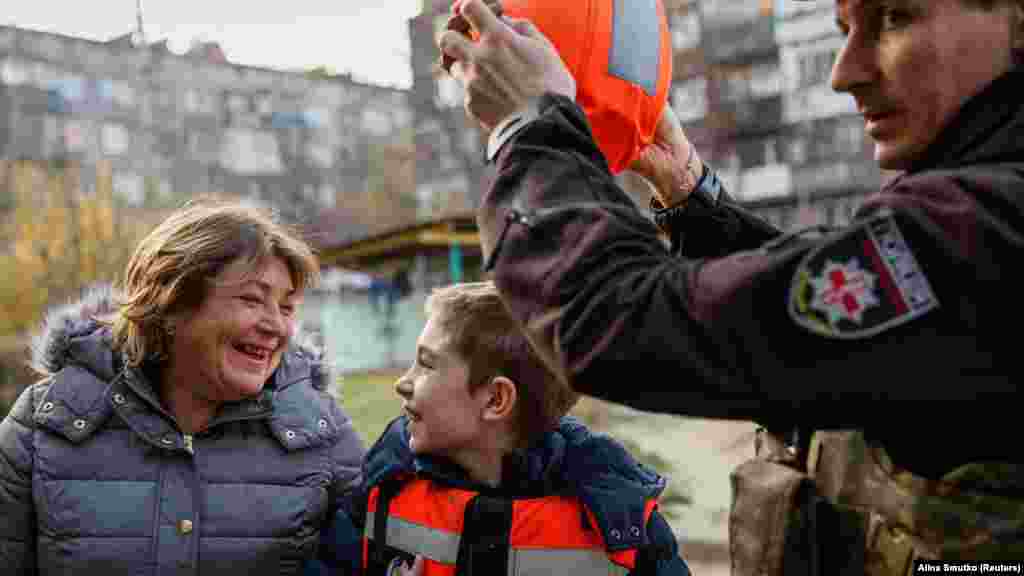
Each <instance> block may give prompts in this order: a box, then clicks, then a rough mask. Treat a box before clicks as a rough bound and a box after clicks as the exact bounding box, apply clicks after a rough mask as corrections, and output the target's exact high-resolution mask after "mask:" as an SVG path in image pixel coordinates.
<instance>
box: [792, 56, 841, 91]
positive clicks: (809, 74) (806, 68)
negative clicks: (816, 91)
mask: <svg viewBox="0 0 1024 576" xmlns="http://www.w3.org/2000/svg"><path fill="white" fill-rule="evenodd" d="M837 55H838V51H836V50H823V51H820V52H809V53H807V54H802V55H801V56H800V57H799V59H798V60H797V67H798V71H797V74H798V79H799V86H800V87H801V88H806V87H808V86H816V85H818V84H825V83H827V82H828V81H829V78H830V77H831V75H832V64H833V63H834V62H835V60H836V56H837Z"/></svg>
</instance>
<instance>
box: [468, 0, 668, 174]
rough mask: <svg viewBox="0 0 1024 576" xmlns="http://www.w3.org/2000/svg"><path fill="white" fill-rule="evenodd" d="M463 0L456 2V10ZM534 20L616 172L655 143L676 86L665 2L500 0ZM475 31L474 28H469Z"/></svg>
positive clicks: (509, 9) (515, 13)
mask: <svg viewBox="0 0 1024 576" xmlns="http://www.w3.org/2000/svg"><path fill="white" fill-rule="evenodd" d="M462 1H463V0H456V1H455V2H454V3H453V4H452V11H453V12H457V11H458V9H459V6H460V5H461V3H462ZM500 4H501V9H502V12H503V13H504V14H505V15H507V16H511V17H514V18H525V19H528V20H530V21H531V22H533V24H534V25H535V26H536V27H537V29H538V30H540V31H541V32H542V33H543V34H544V35H545V36H546V37H547V38H548V39H549V40H551V43H552V44H554V45H555V49H556V50H557V51H558V54H559V56H561V57H562V61H563V62H565V65H566V67H567V68H568V69H569V72H570V73H571V74H572V76H573V78H575V79H576V102H577V103H578V104H579V105H580V107H581V108H582V109H583V111H584V113H585V114H586V115H587V119H588V121H589V123H590V129H591V132H593V134H594V141H595V142H596V143H597V145H598V147H599V148H601V152H602V153H604V156H605V158H606V159H607V160H608V165H609V167H610V168H611V170H612V172H613V173H616V174H617V173H619V172H621V171H623V170H625V169H626V168H627V167H628V166H629V164H630V163H631V162H632V161H633V160H635V159H636V158H637V157H638V156H639V155H640V152H641V150H643V148H644V147H646V146H647V145H648V144H650V143H651V142H653V141H654V133H655V130H656V128H657V126H658V120H659V119H660V118H661V112H662V110H663V109H664V107H665V106H666V105H667V103H668V96H669V89H670V87H671V84H672V36H671V33H670V31H669V26H668V16H667V13H666V11H665V5H664V4H665V3H664V0H634V1H632V2H621V1H617V0H558V1H556V2H554V1H551V0H500ZM472 36H474V37H475V34H472Z"/></svg>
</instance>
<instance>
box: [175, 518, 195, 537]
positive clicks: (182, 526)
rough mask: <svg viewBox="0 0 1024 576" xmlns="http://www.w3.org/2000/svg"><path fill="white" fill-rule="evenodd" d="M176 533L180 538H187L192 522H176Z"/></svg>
mask: <svg viewBox="0 0 1024 576" xmlns="http://www.w3.org/2000/svg"><path fill="white" fill-rule="evenodd" d="M178 533H179V534H181V535H182V536H187V535H189V534H191V533H192V521H191V520H182V521H181V522H178Z"/></svg>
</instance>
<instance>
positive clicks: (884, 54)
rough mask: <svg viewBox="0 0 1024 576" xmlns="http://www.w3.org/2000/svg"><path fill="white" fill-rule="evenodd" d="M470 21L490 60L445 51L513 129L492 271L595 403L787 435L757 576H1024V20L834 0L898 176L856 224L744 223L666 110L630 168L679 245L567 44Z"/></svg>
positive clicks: (494, 207) (498, 168)
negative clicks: (614, 144)
mask: <svg viewBox="0 0 1024 576" xmlns="http://www.w3.org/2000/svg"><path fill="white" fill-rule="evenodd" d="M460 10H461V16H462V17H464V18H465V19H466V20H467V21H468V22H469V24H470V25H471V26H472V28H473V29H475V31H476V32H477V33H479V39H478V40H477V41H472V40H469V39H468V38H466V37H464V36H463V35H461V34H459V33H457V32H446V33H444V34H443V35H442V36H441V37H440V39H439V45H440V47H441V49H442V51H443V52H444V53H445V54H446V55H447V56H448V57H450V58H451V59H453V60H454V61H455V64H454V67H453V75H454V76H455V77H456V78H458V79H459V80H460V82H462V84H463V85H464V87H465V89H466V102H465V105H466V109H467V112H468V113H469V114H470V116H471V117H473V118H474V119H475V120H476V121H477V122H478V123H479V124H480V126H481V127H482V128H483V129H484V130H485V131H487V132H489V133H490V136H489V142H488V151H487V155H488V160H489V161H490V162H492V163H493V164H494V176H493V179H492V181H491V183H490V184H489V186H488V189H487V190H486V192H485V195H484V198H483V201H482V205H481V208H480V211H479V214H478V223H479V226H480V232H481V241H482V244H483V248H484V253H485V255H486V262H487V263H486V266H487V267H488V269H490V270H491V271H492V272H493V275H494V279H495V281H496V283H497V285H498V287H499V290H500V291H501V293H502V295H503V297H504V299H505V301H506V303H507V305H508V306H509V307H510V309H511V310H512V312H513V314H514V315H515V316H516V317H517V318H518V319H519V320H520V321H521V323H522V325H523V327H524V329H525V330H526V332H527V334H528V335H529V337H530V338H531V341H532V343H533V344H534V345H535V346H536V347H537V349H538V351H539V352H540V353H541V354H542V355H543V356H544V358H545V359H546V361H547V362H549V363H550V364H551V365H552V367H553V368H554V369H555V370H557V371H558V373H559V374H560V375H561V377H562V378H563V380H564V381H565V382H566V383H568V384H569V385H571V386H573V387H574V388H575V389H576V390H577V391H579V392H582V393H585V394H589V395H592V396H596V397H599V398H603V399H606V400H610V401H614V402H620V403H623V404H627V405H630V406H633V407H635V408H639V409H643V410H652V411H659V412H672V413H676V414H683V415H689V416H699V417H711V418H735V419H749V420H754V421H757V422H759V423H760V424H762V425H763V426H764V427H765V428H766V429H767V430H768V433H767V434H764V435H762V436H761V442H759V443H758V444H759V449H758V458H756V459H755V460H753V461H751V462H749V463H747V464H745V465H743V466H741V467H740V468H739V469H737V471H736V472H735V473H734V474H733V477H732V482H733V489H734V503H733V512H732V514H731V525H730V541H731V547H732V552H733V569H734V573H736V574H746V573H754V572H757V573H787V574H793V573H822V574H840V573H851V574H856V573H870V574H904V573H910V572H911V571H912V570H913V567H914V565H915V563H916V562H918V561H920V560H922V559H943V560H957V559H960V560H971V559H973V560H982V561H999V560H1003V561H1015V562H1022V561H1024V450H1022V449H1021V447H1020V440H1019V438H1020V434H1019V432H1018V430H1017V428H1016V422H1015V419H1016V418H1018V415H1019V414H1020V407H1021V405H1022V404H1021V399H1022V398H1021V395H1020V393H1019V392H1018V384H1017V378H1018V376H1017V375H1018V374H1019V372H1020V369H1019V364H1018V362H1019V359H1020V358H1021V356H1022V354H1021V351H1020V345H1019V344H1018V340H1017V338H1016V337H1014V336H1013V334H1015V333H1016V332H1017V330H1018V329H1019V328H1020V326H1021V323H1022V321H1024V305H1022V303H1024V299H1022V298H1021V293H1022V289H1024V283H1022V279H1021V275H1020V274H1018V273H1017V269H1018V267H1019V265H1020V262H1021V261H1022V258H1024V98H1022V96H1021V89H1020V88H1019V86H1024V67H1022V66H1021V60H1022V54H1024V2H1021V0H836V16H837V18H836V22H837V25H838V26H839V28H840V30H841V32H842V33H843V35H844V37H845V43H844V45H843V48H842V50H841V52H840V53H839V56H838V59H837V61H836V63H835V66H834V69H833V73H832V85H833V87H834V88H835V89H836V90H839V91H842V92H847V93H849V94H851V95H852V96H853V97H854V99H855V100H856V103H857V107H858V110H859V112H860V113H861V114H862V115H863V117H864V120H865V126H866V130H867V133H868V134H869V135H870V136H871V137H872V139H873V140H874V143H875V159H876V160H877V161H878V162H879V165H880V166H881V167H882V168H884V169H889V170H898V171H901V172H902V174H901V175H900V176H899V177H897V178H895V179H893V180H892V181H890V182H888V183H887V184H886V185H885V186H884V187H883V189H882V190H880V191H879V192H878V193H877V194H874V195H872V196H871V197H870V198H868V199H867V200H866V202H865V203H864V205H863V206H862V207H861V208H860V209H859V210H858V211H857V213H856V214H855V216H854V221H853V223H852V224H851V225H850V226H849V227H847V228H845V229H841V230H821V229H813V230H802V231H795V232H791V233H786V234H784V233H782V232H781V231H779V230H775V229H773V228H772V227H771V226H769V225H767V224H765V223H764V222H763V221H761V220H759V219H758V218H756V217H754V216H753V215H751V214H749V213H747V212H745V211H744V210H743V209H742V208H740V207H738V206H737V205H736V204H735V203H734V202H733V201H732V200H731V199H730V198H729V196H728V194H727V193H726V191H725V190H724V189H723V187H722V185H721V183H720V182H719V180H718V178H717V176H716V175H715V173H714V171H713V170H712V169H711V168H710V167H708V166H706V165H704V163H703V162H701V160H700V158H699V157H698V155H697V154H695V153H693V147H692V146H691V145H690V143H689V142H688V141H687V139H686V137H685V134H683V132H682V129H681V127H680V126H679V123H678V121H677V120H676V119H675V117H674V116H673V115H672V112H671V110H666V112H665V115H664V116H663V119H662V120H663V121H662V124H661V125H659V129H658V134H657V136H656V141H655V143H654V144H652V145H651V146H650V147H649V148H648V149H647V150H646V151H645V152H644V153H643V155H642V156H641V158H640V159H639V160H638V161H637V162H636V163H635V165H634V168H635V169H636V170H637V171H638V172H640V173H642V174H644V175H645V176H646V177H647V178H648V179H649V180H650V181H651V183H652V184H653V185H654V186H653V187H654V192H655V193H654V197H653V199H652V209H654V211H655V218H654V219H655V221H656V222H657V225H658V226H661V227H662V228H663V229H664V230H665V231H667V232H668V233H669V237H670V238H671V239H672V246H671V249H666V247H665V245H664V243H663V242H662V240H661V239H660V237H659V233H658V232H659V230H658V228H657V227H656V226H655V225H654V224H652V223H651V222H650V220H649V219H647V218H645V216H644V215H643V214H641V213H640V212H639V211H638V210H637V209H636V208H635V207H634V205H633V204H632V203H631V201H630V200H629V199H628V198H627V196H626V195H625V194H624V193H623V192H622V190H620V189H619V188H618V187H617V186H616V184H615V182H614V180H613V178H612V176H611V175H610V173H609V171H608V168H607V163H606V162H605V161H604V158H603V157H602V156H601V154H600V151H599V149H598V148H597V146H596V145H595V143H594V141H593V139H592V137H591V135H590V132H589V129H588V123H587V119H586V117H585V115H584V114H583V112H582V111H581V109H580V108H579V107H578V106H577V105H576V103H575V102H574V96H575V94H576V88H575V82H574V80H573V78H572V77H571V75H569V73H568V72H567V71H566V68H565V66H564V64H563V63H562V62H561V60H560V59H559V57H558V54H557V52H556V51H555V50H554V48H553V46H552V45H551V43H550V42H549V41H548V40H547V39H546V38H544V36H543V35H542V34H540V33H539V32H538V31H537V30H536V29H535V28H534V27H533V26H532V25H531V24H530V23H528V22H525V21H515V20H511V19H507V18H497V17H495V16H494V14H493V13H492V12H491V11H490V10H489V9H488V8H487V7H486V6H485V5H484V4H483V2H482V1H481V0H469V1H467V2H465V3H464V4H463V5H462V6H461V8H460ZM638 371H644V372H648V371H649V372H651V373H652V374H653V375H656V377H644V378H636V377H631V375H635V374H636V373H637V372H638ZM755 512H756V513H755Z"/></svg>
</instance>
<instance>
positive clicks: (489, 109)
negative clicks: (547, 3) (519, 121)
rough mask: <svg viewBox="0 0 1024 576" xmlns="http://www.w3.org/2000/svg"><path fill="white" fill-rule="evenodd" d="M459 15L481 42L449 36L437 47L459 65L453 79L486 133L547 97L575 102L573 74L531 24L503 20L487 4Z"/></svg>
mask: <svg viewBox="0 0 1024 576" xmlns="http://www.w3.org/2000/svg"><path fill="white" fill-rule="evenodd" d="M459 11H460V14H461V15H462V17H463V18H465V19H466V21H467V22H468V23H469V25H470V26H471V28H472V30H473V31H475V32H476V34H477V36H478V37H479V40H477V41H476V42H474V41H472V40H470V39H469V38H467V37H466V36H465V35H464V34H462V33H460V32H458V31H455V30H447V31H445V32H444V33H443V34H442V35H441V36H440V38H439V39H438V46H439V47H440V48H441V51H442V52H443V53H444V54H445V55H447V56H448V57H450V58H452V59H454V61H455V63H454V65H453V66H452V75H453V76H454V77H455V78H456V79H457V80H458V81H459V82H461V83H462V86H463V88H464V89H465V93H466V95H465V108H466V112H467V113H468V114H469V116H470V117H471V118H473V119H474V120H476V121H477V123H479V124H480V127H481V128H483V129H484V130H485V131H486V132H490V131H491V130H492V129H493V128H494V127H495V126H497V125H498V124H500V123H501V121H502V120H504V119H505V118H506V117H508V116H510V115H512V114H514V113H516V112H520V111H523V110H526V109H527V108H528V107H529V106H530V105H531V103H532V102H533V101H534V100H536V99H537V98H539V97H540V96H541V95H542V94H544V93H545V92H554V93H557V94H562V95H565V96H568V97H570V98H575V97H576V81H575V80H574V79H573V77H572V74H570V73H569V69H568V68H567V67H566V66H565V63H564V62H562V58H561V57H560V56H559V55H558V51H557V50H555V47H554V45H553V44H552V43H551V41H550V40H548V39H547V38H546V37H545V36H544V35H543V34H541V33H540V31H539V30H537V28H536V27H535V26H534V25H533V24H531V23H530V22H528V21H526V20H515V19H511V18H502V19H499V18H498V17H497V16H495V14H494V12H492V11H491V10H490V9H489V8H488V7H487V5H486V4H484V2H483V0H466V1H465V2H463V3H462V4H461V5H460V6H459Z"/></svg>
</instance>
